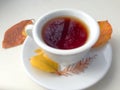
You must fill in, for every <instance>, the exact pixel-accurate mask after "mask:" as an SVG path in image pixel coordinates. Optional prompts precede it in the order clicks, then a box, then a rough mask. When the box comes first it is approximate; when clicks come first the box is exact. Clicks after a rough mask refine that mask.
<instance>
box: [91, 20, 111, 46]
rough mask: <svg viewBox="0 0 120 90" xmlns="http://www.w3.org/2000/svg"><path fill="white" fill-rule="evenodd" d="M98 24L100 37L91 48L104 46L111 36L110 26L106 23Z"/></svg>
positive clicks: (100, 22)
mask: <svg viewBox="0 0 120 90" xmlns="http://www.w3.org/2000/svg"><path fill="white" fill-rule="evenodd" d="M98 24H99V26H100V36H99V39H98V41H97V42H96V43H95V44H94V46H93V48H95V47H99V46H101V45H104V44H106V43H107V42H108V40H109V39H110V38H111V34H112V26H111V25H110V23H109V22H108V21H99V22H98Z"/></svg>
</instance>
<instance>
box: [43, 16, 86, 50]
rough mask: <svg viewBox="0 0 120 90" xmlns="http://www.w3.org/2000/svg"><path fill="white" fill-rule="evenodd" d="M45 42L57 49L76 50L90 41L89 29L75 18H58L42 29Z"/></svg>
mask: <svg viewBox="0 0 120 90" xmlns="http://www.w3.org/2000/svg"><path fill="white" fill-rule="evenodd" d="M42 29H43V30H42V38H43V40H44V42H45V43H46V44H47V45H49V46H51V47H53V48H57V49H74V48H77V47H80V46H82V45H84V44H85V43H86V41H87V39H88V28H87V26H86V25H85V24H84V23H83V22H82V21H80V20H78V19H77V18H74V17H57V18H53V19H51V20H49V21H48V22H47V23H46V24H45V25H44V26H43V28H42Z"/></svg>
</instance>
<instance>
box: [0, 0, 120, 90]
mask: <svg viewBox="0 0 120 90" xmlns="http://www.w3.org/2000/svg"><path fill="white" fill-rule="evenodd" d="M61 8H74V9H79V10H82V11H84V12H86V13H88V14H90V15H91V16H92V17H94V18H95V19H96V20H108V21H109V22H110V23H111V25H112V27H113V34H112V39H111V40H110V43H111V45H112V48H113V61H112V65H111V68H110V70H109V71H108V73H107V75H106V76H105V77H104V78H103V79H102V80H101V81H99V82H98V83H97V84H95V85H94V86H92V87H90V88H88V89H86V90H120V60H119V59H120V40H119V39H120V31H119V30H120V0H0V43H1V44H2V40H3V36H4V32H5V31H6V30H7V29H8V28H9V27H10V26H12V25H14V24H15V23H17V22H19V21H21V20H24V19H31V18H34V19H37V18H39V17H40V16H41V15H42V14H44V13H46V12H49V11H50V10H54V9H61ZM21 49H22V45H21V46H18V47H15V48H10V49H2V47H0V90H46V89H44V88H42V87H40V86H39V85H37V84H36V83H34V82H33V81H32V80H31V79H30V78H29V77H28V76H27V74H26V73H25V70H24V67H23V64H22V62H21Z"/></svg>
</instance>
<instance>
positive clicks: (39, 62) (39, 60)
mask: <svg viewBox="0 0 120 90" xmlns="http://www.w3.org/2000/svg"><path fill="white" fill-rule="evenodd" d="M35 52H36V53H37V55H36V56H33V57H31V58H30V63H31V64H32V66H34V67H36V68H38V69H40V70H42V71H45V72H57V71H58V68H59V65H58V63H56V62H54V61H53V60H51V59H50V58H48V57H47V56H46V55H45V54H44V53H43V51H42V50H41V49H37V50H35Z"/></svg>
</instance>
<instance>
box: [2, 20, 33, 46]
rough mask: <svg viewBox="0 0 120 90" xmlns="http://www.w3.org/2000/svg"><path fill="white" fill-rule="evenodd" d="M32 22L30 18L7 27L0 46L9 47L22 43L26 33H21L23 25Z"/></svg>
mask: <svg viewBox="0 0 120 90" xmlns="http://www.w3.org/2000/svg"><path fill="white" fill-rule="evenodd" d="M32 23H33V22H32V20H23V21H21V22H19V23H17V24H15V25H14V26H12V27H11V28H9V29H8V30H7V31H6V32H5V35H4V40H3V42H2V47H3V48H10V47H14V46H18V45H20V44H22V43H23V42H24V40H25V38H26V35H25V34H23V32H25V31H24V29H25V26H26V25H28V24H32Z"/></svg>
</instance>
